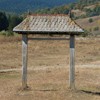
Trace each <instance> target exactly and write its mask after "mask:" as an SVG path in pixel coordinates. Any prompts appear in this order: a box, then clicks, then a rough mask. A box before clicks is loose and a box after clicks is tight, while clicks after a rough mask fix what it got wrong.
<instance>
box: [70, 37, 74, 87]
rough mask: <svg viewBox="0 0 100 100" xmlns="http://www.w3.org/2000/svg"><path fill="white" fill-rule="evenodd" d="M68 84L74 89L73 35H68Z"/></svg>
mask: <svg viewBox="0 0 100 100" xmlns="http://www.w3.org/2000/svg"><path fill="white" fill-rule="evenodd" d="M69 80H70V81H69V85H70V88H71V89H75V35H70V72H69Z"/></svg>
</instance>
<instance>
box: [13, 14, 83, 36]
mask: <svg viewBox="0 0 100 100" xmlns="http://www.w3.org/2000/svg"><path fill="white" fill-rule="evenodd" d="M13 31H14V32H18V33H67V34H69V33H70V34H71V33H74V34H76V33H81V32H84V31H83V29H82V28H81V27H80V26H79V25H77V24H76V23H75V22H74V21H73V20H72V19H71V18H70V17H69V16H68V15H28V16H27V17H26V19H25V20H24V21H22V22H21V23H20V24H19V25H18V26H16V27H15V28H14V29H13Z"/></svg>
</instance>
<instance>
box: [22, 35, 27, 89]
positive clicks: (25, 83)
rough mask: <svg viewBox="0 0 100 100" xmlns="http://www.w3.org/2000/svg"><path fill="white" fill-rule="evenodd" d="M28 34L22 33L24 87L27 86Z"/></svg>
mask: <svg viewBox="0 0 100 100" xmlns="http://www.w3.org/2000/svg"><path fill="white" fill-rule="evenodd" d="M27 56H28V35H27V34H22V88H23V89H26V88H27V60H28V59H27V58H28V57H27Z"/></svg>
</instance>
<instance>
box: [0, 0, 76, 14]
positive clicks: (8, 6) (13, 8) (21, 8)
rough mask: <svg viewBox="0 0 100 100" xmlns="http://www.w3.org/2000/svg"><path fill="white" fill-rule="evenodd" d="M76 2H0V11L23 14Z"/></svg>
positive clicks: (31, 0)
mask: <svg viewBox="0 0 100 100" xmlns="http://www.w3.org/2000/svg"><path fill="white" fill-rule="evenodd" d="M75 1H77V0H51V1H50V0H0V10H3V11H7V12H14V13H23V12H26V11H28V9H29V10H35V9H39V8H46V7H55V6H59V5H64V4H69V3H72V2H75Z"/></svg>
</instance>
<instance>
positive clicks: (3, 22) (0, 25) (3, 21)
mask: <svg viewBox="0 0 100 100" xmlns="http://www.w3.org/2000/svg"><path fill="white" fill-rule="evenodd" d="M8 25H9V23H8V19H7V17H6V14H5V13H3V12H0V31H2V30H7V28H8Z"/></svg>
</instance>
